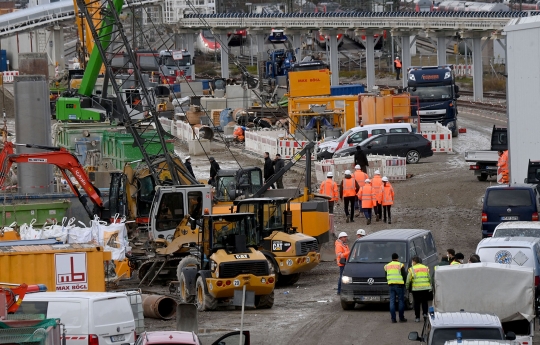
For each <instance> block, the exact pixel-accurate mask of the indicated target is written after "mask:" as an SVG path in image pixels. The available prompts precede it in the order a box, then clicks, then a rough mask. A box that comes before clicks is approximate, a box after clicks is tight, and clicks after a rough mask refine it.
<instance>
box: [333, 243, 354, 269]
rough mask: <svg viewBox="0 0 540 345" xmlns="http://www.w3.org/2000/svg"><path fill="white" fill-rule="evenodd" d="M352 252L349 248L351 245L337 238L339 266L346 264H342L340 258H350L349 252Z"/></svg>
mask: <svg viewBox="0 0 540 345" xmlns="http://www.w3.org/2000/svg"><path fill="white" fill-rule="evenodd" d="M350 253H351V250H350V249H349V245H348V244H346V243H343V242H342V241H341V240H340V239H337V240H336V261H337V265H338V266H345V264H340V263H339V260H340V259H341V258H346V259H348V258H349V254H350Z"/></svg>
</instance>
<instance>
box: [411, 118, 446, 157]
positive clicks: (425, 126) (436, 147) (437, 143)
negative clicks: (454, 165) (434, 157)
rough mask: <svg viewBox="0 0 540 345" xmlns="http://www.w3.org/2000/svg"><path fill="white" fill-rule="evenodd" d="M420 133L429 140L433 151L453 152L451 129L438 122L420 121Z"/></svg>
mask: <svg viewBox="0 0 540 345" xmlns="http://www.w3.org/2000/svg"><path fill="white" fill-rule="evenodd" d="M419 130H420V134H422V136H423V137H424V138H426V139H427V140H429V141H431V150H432V151H433V152H435V153H436V152H446V153H450V152H454V150H453V148H452V131H451V130H449V129H448V128H447V127H445V126H443V125H441V124H440V123H438V122H437V123H420V126H419Z"/></svg>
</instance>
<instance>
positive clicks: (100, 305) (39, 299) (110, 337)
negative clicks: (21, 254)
mask: <svg viewBox="0 0 540 345" xmlns="http://www.w3.org/2000/svg"><path fill="white" fill-rule="evenodd" d="M17 314H45V315H46V317H47V318H59V319H60V322H61V323H63V324H64V325H65V327H66V345H121V344H126V343H129V344H131V345H133V344H134V343H135V337H136V334H135V319H134V316H133V312H132V308H131V304H130V301H129V297H128V296H126V294H124V293H120V292H113V293H107V292H39V293H33V294H27V295H26V296H24V300H23V302H22V304H21V306H20V308H19V310H18V311H17Z"/></svg>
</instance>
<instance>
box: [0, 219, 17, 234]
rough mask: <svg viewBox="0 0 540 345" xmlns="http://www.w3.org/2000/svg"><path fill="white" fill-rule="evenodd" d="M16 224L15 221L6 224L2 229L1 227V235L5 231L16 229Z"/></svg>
mask: <svg viewBox="0 0 540 345" xmlns="http://www.w3.org/2000/svg"><path fill="white" fill-rule="evenodd" d="M16 226H17V222H13V223H11V224H10V225H8V226H4V227H3V228H2V229H0V235H1V236H4V233H5V232H10V231H15V227H16Z"/></svg>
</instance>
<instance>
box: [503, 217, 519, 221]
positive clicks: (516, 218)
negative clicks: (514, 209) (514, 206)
mask: <svg viewBox="0 0 540 345" xmlns="http://www.w3.org/2000/svg"><path fill="white" fill-rule="evenodd" d="M501 220H519V217H518V216H503V217H501Z"/></svg>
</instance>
